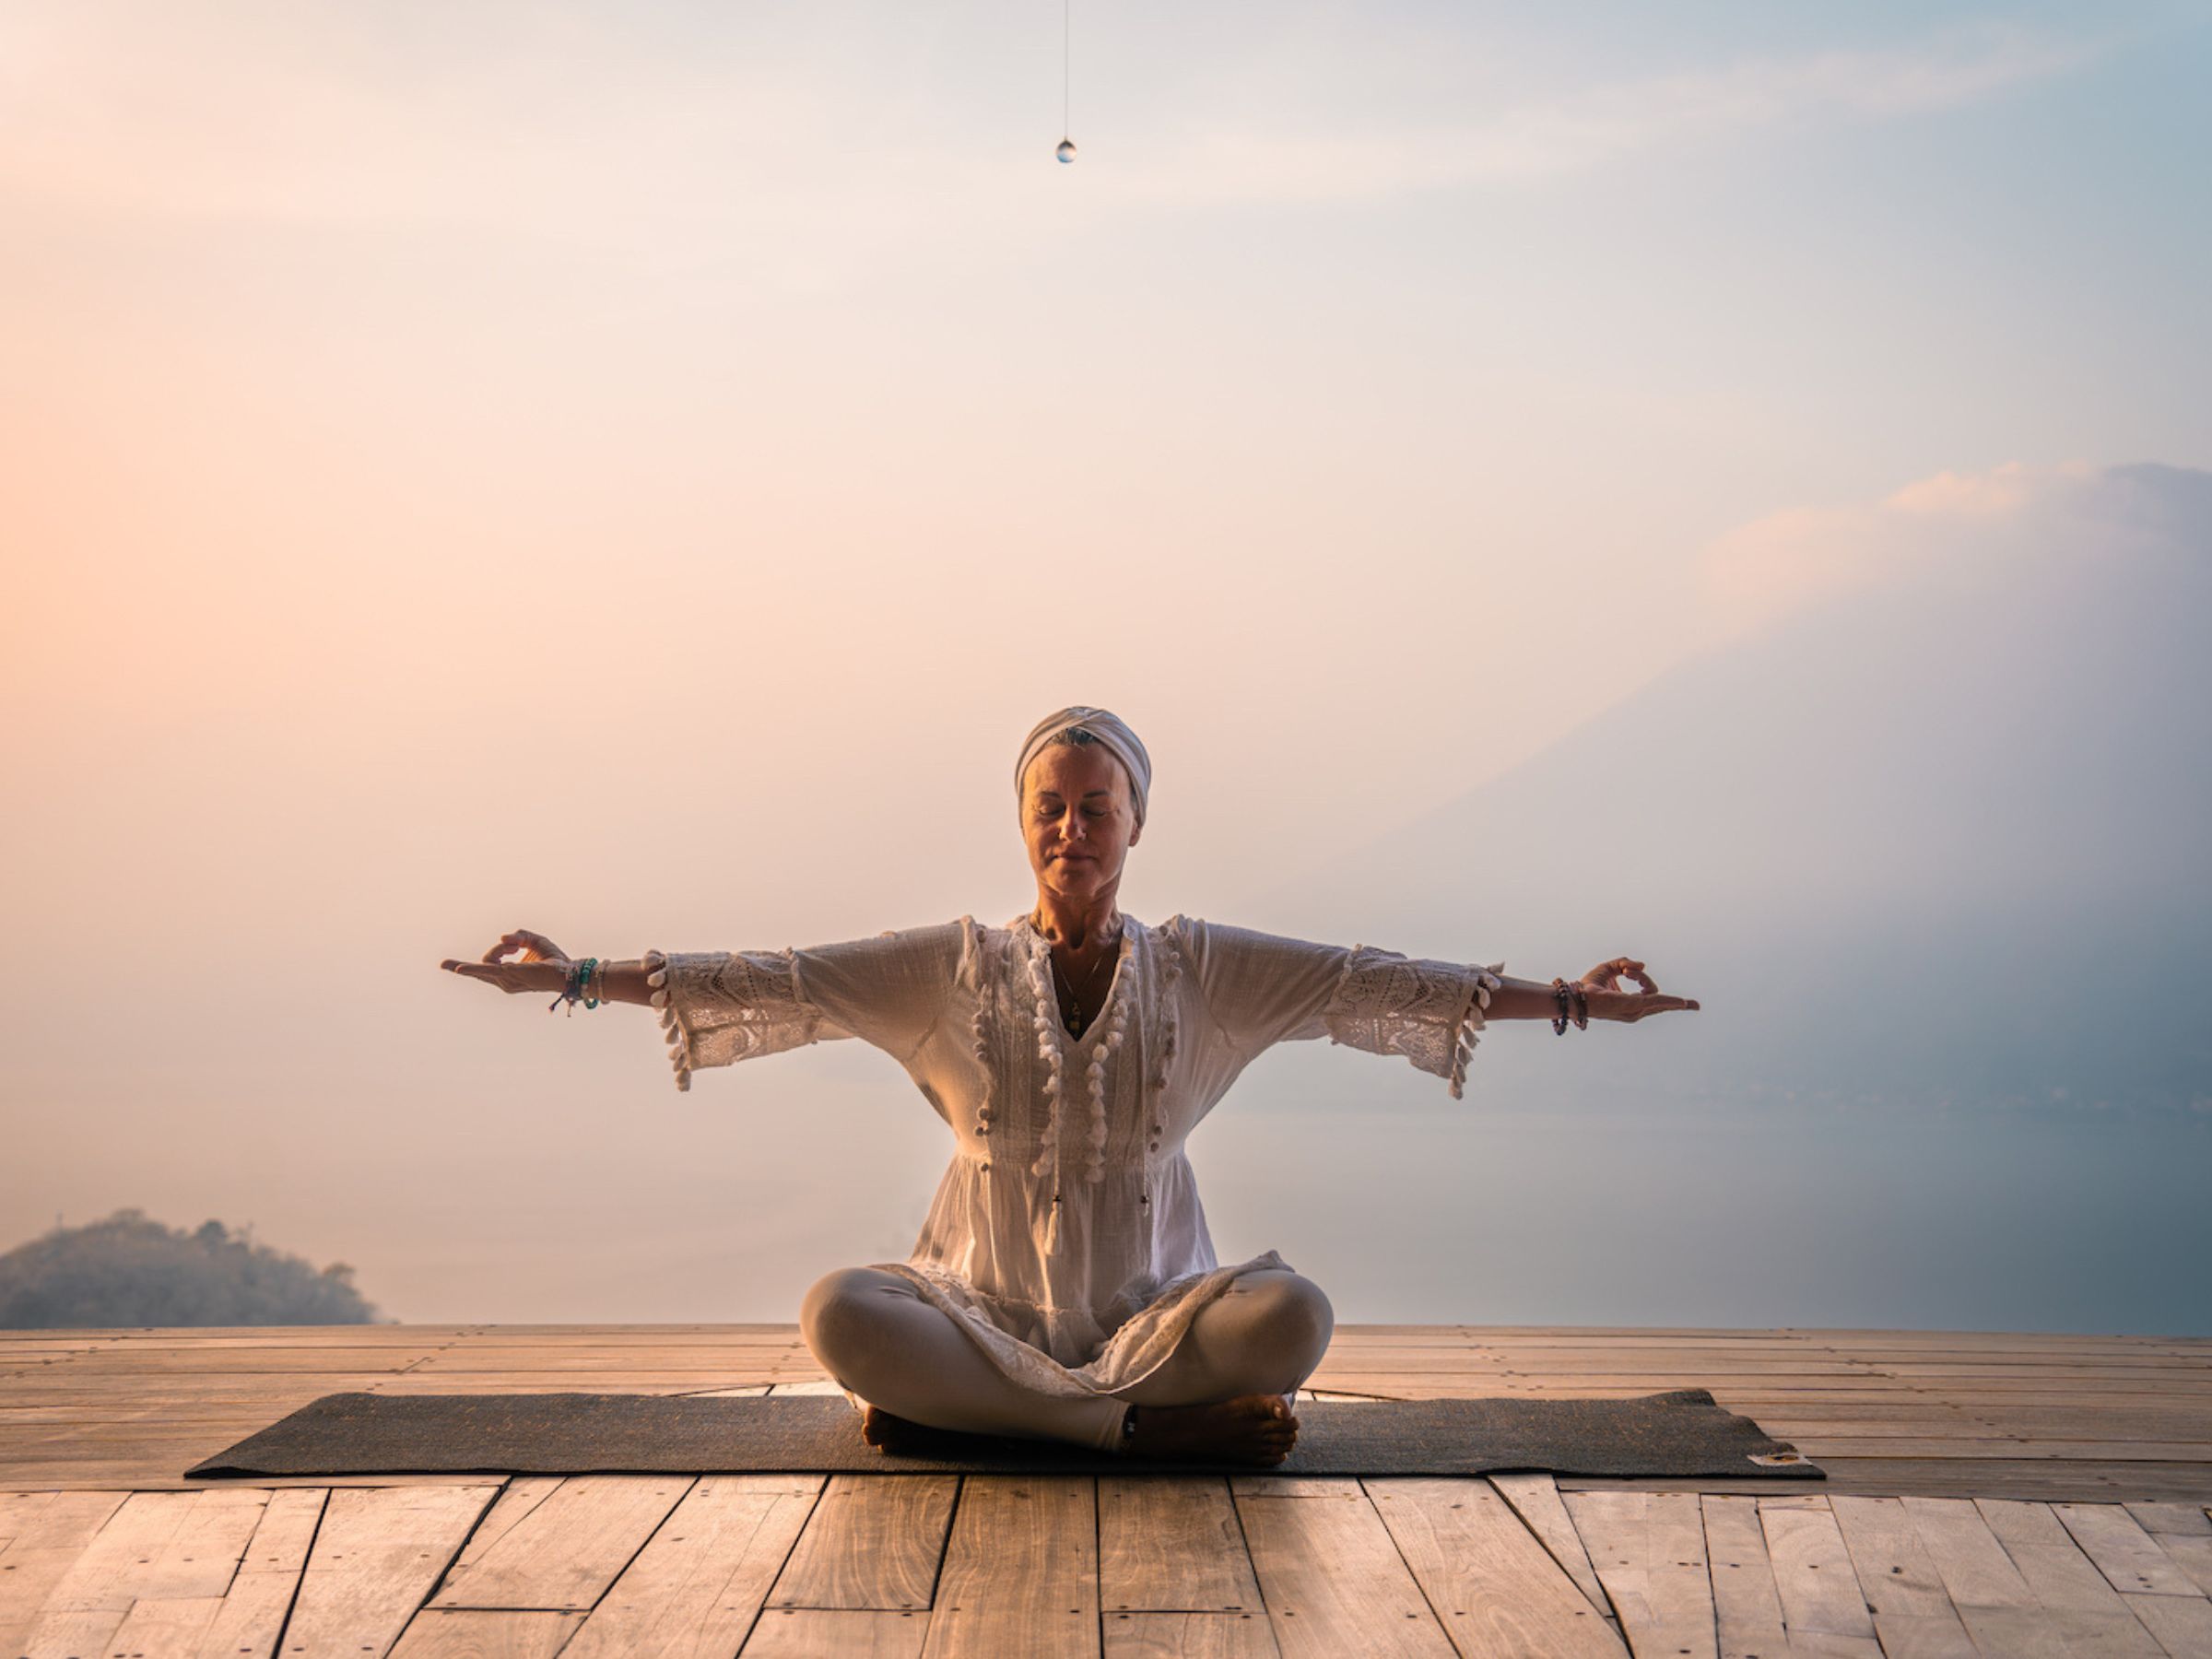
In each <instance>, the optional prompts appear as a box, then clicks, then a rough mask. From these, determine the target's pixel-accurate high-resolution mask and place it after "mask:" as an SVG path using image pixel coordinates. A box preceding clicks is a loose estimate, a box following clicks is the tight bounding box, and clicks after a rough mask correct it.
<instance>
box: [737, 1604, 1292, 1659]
mask: <svg viewBox="0 0 2212 1659" xmlns="http://www.w3.org/2000/svg"><path fill="white" fill-rule="evenodd" d="M1105 1636H1106V1659H1279V1655H1280V1653H1281V1652H1282V1650H1281V1649H1280V1648H1278V1647H1277V1646H1276V1642H1275V1631H1274V1629H1273V1627H1272V1626H1270V1625H1269V1624H1268V1622H1267V1616H1266V1615H1265V1614H1264V1613H1109V1614H1107V1615H1106V1627H1105ZM746 1651H747V1653H751V1651H752V1650H751V1649H749V1648H748V1649H747V1650H746Z"/></svg>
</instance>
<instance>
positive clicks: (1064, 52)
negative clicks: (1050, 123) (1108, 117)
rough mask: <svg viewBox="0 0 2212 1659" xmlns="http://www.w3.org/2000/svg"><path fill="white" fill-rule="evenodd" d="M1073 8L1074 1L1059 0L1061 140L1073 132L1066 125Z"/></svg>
mask: <svg viewBox="0 0 2212 1659" xmlns="http://www.w3.org/2000/svg"><path fill="white" fill-rule="evenodd" d="M1074 6H1075V0H1060V136H1061V137H1063V138H1065V137H1066V136H1067V135H1069V133H1070V132H1072V131H1073V130H1074V129H1073V128H1071V127H1070V126H1069V125H1068V124H1067V83H1068V71H1067V65H1068V58H1069V55H1070V53H1069V49H1068V34H1069V31H1070V29H1071V25H1070V23H1069V21H1068V18H1069V13H1070V12H1071V11H1072V10H1073V9H1074Z"/></svg>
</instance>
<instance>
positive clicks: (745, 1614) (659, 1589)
mask: <svg viewBox="0 0 2212 1659" xmlns="http://www.w3.org/2000/svg"><path fill="white" fill-rule="evenodd" d="M822 1481H823V1477H821V1476H819V1475H709V1476H704V1477H701V1478H700V1482H699V1484H698V1485H697V1486H695V1487H693V1488H691V1490H690V1491H688V1492H687V1493H686V1494H685V1495H684V1499H683V1501H682V1502H680V1503H678V1504H677V1506H676V1508H675V1510H674V1511H672V1512H670V1514H669V1516H668V1519H667V1522H666V1524H665V1525H663V1526H662V1527H661V1529H660V1530H659V1531H658V1532H656V1533H654V1534H653V1536H652V1538H651V1539H650V1540H648V1541H647V1543H646V1545H645V1547H643V1548H642V1549H641V1550H640V1551H639V1552H638V1555H637V1559H635V1560H633V1561H631V1562H630V1563H629V1567H628V1568H626V1569H625V1570H624V1571H623V1572H622V1575H621V1576H620V1577H619V1578H618V1579H617V1580H616V1581H615V1583H614V1585H613V1587H612V1588H610V1589H609V1590H608V1591H607V1592H606V1596H605V1597H604V1599H602V1600H601V1601H600V1602H599V1605H598V1606H596V1607H595V1608H594V1609H593V1610H592V1615H591V1617H590V1618H589V1619H587V1620H586V1621H585V1622H584V1625H583V1628H582V1630H579V1631H578V1632H577V1633H576V1640H575V1641H573V1642H572V1643H571V1645H570V1646H569V1648H568V1650H567V1652H568V1654H569V1656H570V1659H628V1656H629V1655H630V1654H634V1653H654V1654H665V1655H669V1656H670V1659H678V1656H680V1659H724V1656H725V1655H727V1654H730V1653H735V1652H736V1651H737V1650H738V1648H739V1646H740V1645H741V1644H742V1643H743V1642H744V1641H745V1639H746V1633H747V1631H748V1630H751V1629H752V1627H753V1620H754V1618H755V1617H756V1616H757V1615H758V1614H759V1611H760V1605H761V1602H762V1601H763V1600H764V1599H765V1598H766V1596H767V1594H768V1588H769V1586H770V1585H771V1584H772V1583H775V1582H776V1574H777V1573H779V1572H780V1571H782V1568H783V1563H784V1559H785V1558H786V1557H787V1556H789V1555H790V1553H791V1547H792V1545H793V1544H794V1543H795V1542H797V1540H798V1536H799V1529H800V1528H802V1527H803V1526H805V1525H806V1518H807V1516H808V1515H809V1514H811V1513H812V1512H813V1511H814V1506H815V1500H816V1499H817V1498H818V1496H819V1495H820V1492H821V1488H822Z"/></svg>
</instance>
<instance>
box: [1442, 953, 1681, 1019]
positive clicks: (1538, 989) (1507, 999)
mask: <svg viewBox="0 0 2212 1659" xmlns="http://www.w3.org/2000/svg"><path fill="white" fill-rule="evenodd" d="M1624 976H1625V977H1627V978H1629V979H1632V980H1634V981H1635V982H1637V983H1638V984H1640V985H1641V986H1642V987H1643V989H1642V990H1641V991H1623V990H1622V989H1621V988H1620V982H1621V980H1622V978H1623V977H1624ZM1578 983H1579V984H1580V985H1581V987H1582V992H1583V1003H1584V1006H1586V1007H1587V1009H1588V1012H1589V1017H1590V1018H1592V1019H1618V1020H1620V1021H1621V1022H1623V1023H1624V1024H1628V1025H1633V1024H1635V1022H1636V1021H1638V1020H1639V1019H1641V1018H1643V1017H1644V1016H1645V1015H1647V1014H1664V1013H1666V1012H1668V1011H1670V1010H1672V1009H1676V1008H1690V1009H1695V1008H1696V1007H1697V1006H1699V1004H1698V1000H1697V998H1695V997H1681V996H1662V995H1660V994H1659V982H1658V981H1656V980H1654V979H1653V978H1652V977H1651V975H1650V974H1649V973H1647V972H1646V971H1644V966H1643V964H1642V963H1641V962H1639V961H1635V960H1633V959H1630V958H1629V957H1615V958H1614V959H1612V960H1611V961H1609V962H1600V963H1599V964H1598V965H1597V966H1596V967H1594V968H1593V969H1591V970H1590V971H1589V972H1587V973H1585V974H1583V977H1582V979H1581V980H1580V981H1579V982H1578ZM1483 1013H1484V1015H1485V1016H1486V1017H1487V1018H1490V1019H1554V1018H1558V1017H1559V994H1558V993H1557V992H1555V991H1554V990H1553V989H1552V988H1551V985H1550V983H1549V982H1547V981H1546V982H1539V981H1536V980H1524V979H1506V978H1504V977H1502V976H1500V979H1499V981H1498V984H1497V987H1496V988H1495V989H1494V990H1492V991H1491V992H1490V1000H1489V1004H1488V1006H1487V1007H1485V1008H1484V1009H1483Z"/></svg>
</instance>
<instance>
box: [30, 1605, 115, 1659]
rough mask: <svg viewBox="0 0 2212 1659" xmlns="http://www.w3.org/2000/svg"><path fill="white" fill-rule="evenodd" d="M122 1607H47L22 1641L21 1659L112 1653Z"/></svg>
mask: <svg viewBox="0 0 2212 1659" xmlns="http://www.w3.org/2000/svg"><path fill="white" fill-rule="evenodd" d="M127 1611H128V1609H126V1608H123V1607H47V1608H45V1609H44V1610H42V1611H41V1613H40V1614H39V1616H38V1618H36V1619H35V1620H33V1621H32V1623H31V1627H30V1630H29V1633H28V1634H27V1635H25V1636H24V1638H23V1640H22V1644H21V1645H22V1659H79V1656H80V1655H82V1656H83V1659H90V1656H91V1655H93V1654H95V1653H111V1652H112V1651H113V1648H112V1643H113V1641H114V1636H115V1632H116V1631H117V1630H120V1629H122V1628H123V1620H124V1615H125V1613H126V1612H127Z"/></svg>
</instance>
